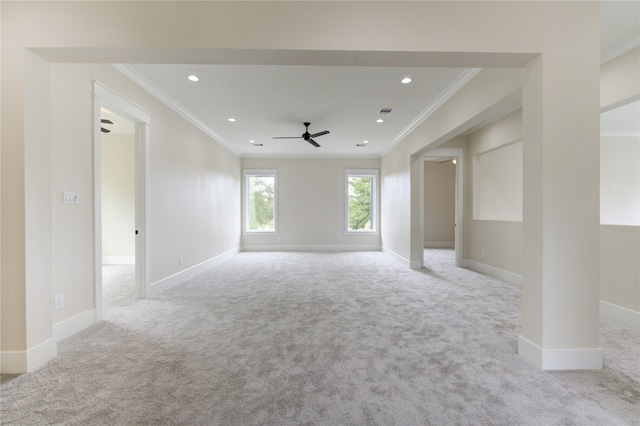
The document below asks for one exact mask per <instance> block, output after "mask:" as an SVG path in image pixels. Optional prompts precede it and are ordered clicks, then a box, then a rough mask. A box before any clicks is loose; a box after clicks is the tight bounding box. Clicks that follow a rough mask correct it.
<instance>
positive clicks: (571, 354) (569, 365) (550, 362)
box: [518, 336, 603, 370]
mask: <svg viewBox="0 0 640 426" xmlns="http://www.w3.org/2000/svg"><path fill="white" fill-rule="evenodd" d="M518 354H519V355H520V356H522V357H523V358H524V359H526V360H527V361H529V362H530V363H532V364H533V365H535V366H536V367H538V368H540V369H541V370H602V365H603V355H602V349H601V348H584V349H544V348H541V347H540V346H538V345H536V344H535V343H533V342H531V341H530V340H528V339H526V338H525V337H522V336H520V337H518Z"/></svg>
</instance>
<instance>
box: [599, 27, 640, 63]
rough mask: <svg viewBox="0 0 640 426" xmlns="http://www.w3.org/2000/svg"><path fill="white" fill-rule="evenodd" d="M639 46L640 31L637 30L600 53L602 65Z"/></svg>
mask: <svg viewBox="0 0 640 426" xmlns="http://www.w3.org/2000/svg"><path fill="white" fill-rule="evenodd" d="M638 46H640V32H635V33H633V34H631V35H630V36H629V37H627V38H624V39H622V40H620V41H619V42H617V43H615V44H614V45H613V46H611V47H609V48H608V49H606V50H605V51H604V52H603V53H602V55H600V65H602V64H604V63H607V62H609V61H610V60H612V59H615V58H617V57H618V56H620V55H623V54H625V53H627V52H628V51H630V50H631V49H634V48H636V47H638Z"/></svg>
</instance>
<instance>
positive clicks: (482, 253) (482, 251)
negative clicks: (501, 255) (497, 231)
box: [480, 250, 484, 259]
mask: <svg viewBox="0 0 640 426" xmlns="http://www.w3.org/2000/svg"><path fill="white" fill-rule="evenodd" d="M480 258H481V259H484V250H480Z"/></svg>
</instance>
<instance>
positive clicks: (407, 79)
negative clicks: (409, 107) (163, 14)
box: [400, 77, 413, 84]
mask: <svg viewBox="0 0 640 426" xmlns="http://www.w3.org/2000/svg"><path fill="white" fill-rule="evenodd" d="M412 81H413V79H412V78H411V77H405V78H403V79H402V80H400V82H401V83H402V84H409V83H411V82H412Z"/></svg>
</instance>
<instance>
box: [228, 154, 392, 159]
mask: <svg viewBox="0 0 640 426" xmlns="http://www.w3.org/2000/svg"><path fill="white" fill-rule="evenodd" d="M240 157H241V158H282V159H289V158H300V159H336V158H337V159H345V158H353V159H380V158H381V156H380V155H378V154H320V155H317V154H316V155H314V154H242V155H241V156H240Z"/></svg>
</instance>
